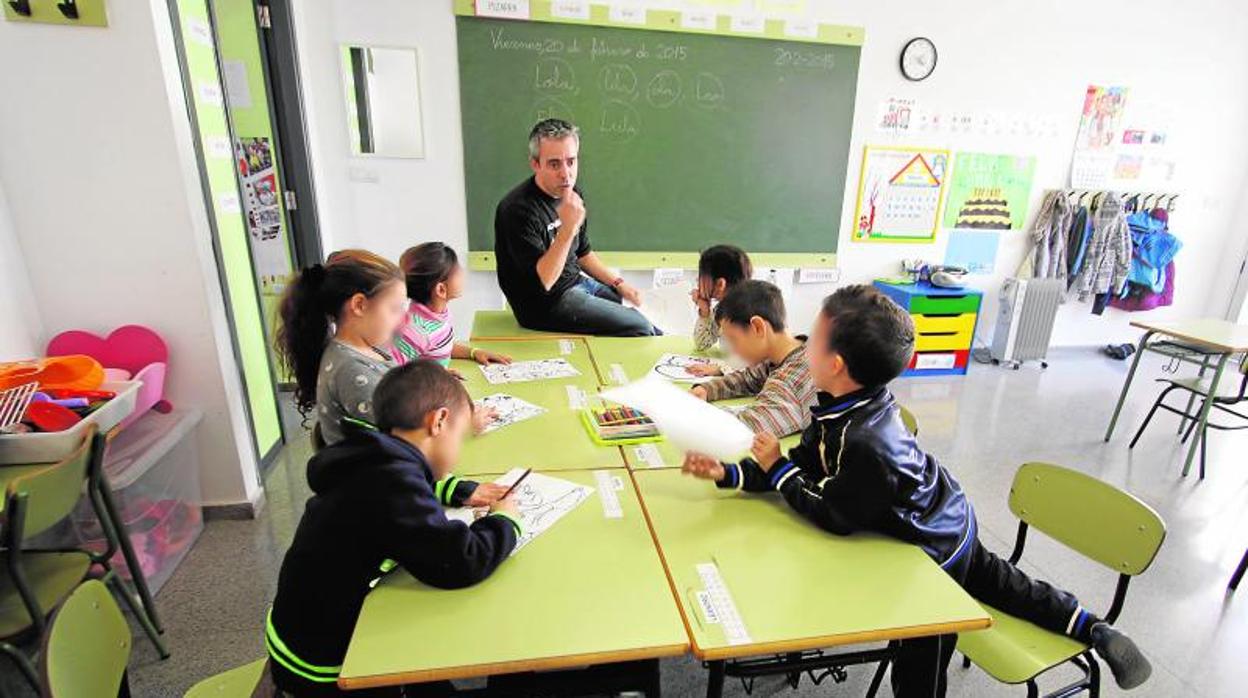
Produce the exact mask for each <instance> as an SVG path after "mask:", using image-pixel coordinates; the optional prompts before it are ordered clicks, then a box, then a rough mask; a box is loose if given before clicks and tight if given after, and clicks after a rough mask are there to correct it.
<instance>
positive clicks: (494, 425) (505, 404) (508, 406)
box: [476, 393, 546, 434]
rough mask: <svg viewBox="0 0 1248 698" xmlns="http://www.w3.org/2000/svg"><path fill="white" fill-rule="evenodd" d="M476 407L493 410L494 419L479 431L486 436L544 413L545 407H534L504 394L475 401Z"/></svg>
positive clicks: (487, 396)
mask: <svg viewBox="0 0 1248 698" xmlns="http://www.w3.org/2000/svg"><path fill="white" fill-rule="evenodd" d="M476 406H477V409H481V408H484V407H492V408H494V419H493V421H491V422H490V423H489V424H488V425H486V427H485V428H484V429H482V430H481V433H482V434H488V433H490V432H492V431H495V430H498V429H502V428H503V427H505V426H510V425H512V424H515V423H516V422H523V421H524V420H526V419H530V418H532V417H536V416H538V415H539V414H542V413H543V412H545V411H546V408H545V407H540V406H538V405H534V404H533V403H531V402H526V401H524V400H521V399H520V398H518V397H516V396H514V395H506V394H504V393H495V394H493V395H486V396H485V397H483V398H481V399H480V400H477V401H476Z"/></svg>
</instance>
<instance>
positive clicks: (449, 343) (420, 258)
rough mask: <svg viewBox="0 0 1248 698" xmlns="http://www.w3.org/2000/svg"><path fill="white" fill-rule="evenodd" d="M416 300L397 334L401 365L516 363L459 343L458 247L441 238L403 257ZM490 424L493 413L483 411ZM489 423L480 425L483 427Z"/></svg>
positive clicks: (401, 261)
mask: <svg viewBox="0 0 1248 698" xmlns="http://www.w3.org/2000/svg"><path fill="white" fill-rule="evenodd" d="M399 268H400V269H402V270H403V275H404V277H405V279H406V281H407V297H408V298H409V299H410V300H411V303H410V304H409V305H408V309H407V318H406V320H405V321H404V323H403V325H402V326H401V327H400V328H399V331H398V332H396V333H395V335H394V341H393V343H392V345H391V348H390V353H391V355H392V356H394V360H395V361H397V362H398V363H399V364H400V365H402V364H405V363H407V362H409V361H415V360H416V359H433V360H434V361H437V362H438V363H440V364H442V365H443V366H445V367H447V370H449V371H451V372H452V373H455V374H456V375H458V372H457V371H455V369H453V368H451V367H450V364H451V359H472V360H473V361H476V362H477V363H479V364H489V363H503V364H509V363H511V357H510V356H507V355H505V354H499V353H496V352H492V351H489V350H487V349H477V348H475V347H473V346H471V345H468V344H463V343H461V342H456V341H455V323H454V322H453V321H452V320H451V309H450V301H451V300H452V299H454V298H459V297H460V296H461V295H463V292H464V268H463V267H461V266H460V265H459V258H458V257H457V256H456V255H455V250H453V249H451V247H450V246H449V245H446V244H443V243H441V242H426V243H423V244H420V245H417V246H415V247H411V248H408V250H407V251H406V252H404V253H403V256H402V257H400V258H399ZM477 413H479V416H480V418H481V420H482V422H484V423H488V421H489V418H490V415H488V414H486V413H485V411H483V410H477ZM484 423H481V424H477V427H478V429H477V430H478V431H480V429H481V427H483V426H484Z"/></svg>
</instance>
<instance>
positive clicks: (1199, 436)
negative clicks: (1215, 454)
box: [1183, 354, 1231, 477]
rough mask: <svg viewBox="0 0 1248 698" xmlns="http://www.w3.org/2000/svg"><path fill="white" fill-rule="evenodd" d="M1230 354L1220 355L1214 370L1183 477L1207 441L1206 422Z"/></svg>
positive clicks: (1197, 421)
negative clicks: (1199, 447) (1199, 449)
mask: <svg viewBox="0 0 1248 698" xmlns="http://www.w3.org/2000/svg"><path fill="white" fill-rule="evenodd" d="M1229 358H1231V355H1230V354H1223V355H1222V356H1220V357H1218V367H1217V368H1215V369H1214V370H1213V380H1212V381H1210V382H1209V397H1208V398H1207V399H1206V400H1205V402H1204V404H1203V405H1201V407H1200V417H1199V418H1198V419H1197V420H1196V435H1195V436H1196V438H1194V439H1192V445H1191V446H1188V447H1187V459H1186V460H1184V461H1183V477H1187V473H1188V472H1189V471H1190V470H1191V469H1192V459H1193V458H1195V457H1196V448H1197V447H1198V446H1199V445H1200V444H1202V443H1204V441H1205V424H1207V423H1208V422H1209V410H1210V408H1212V407H1213V399H1214V397H1215V396H1216V395H1217V394H1218V381H1220V380H1222V369H1224V368H1226V360H1227V359H1229Z"/></svg>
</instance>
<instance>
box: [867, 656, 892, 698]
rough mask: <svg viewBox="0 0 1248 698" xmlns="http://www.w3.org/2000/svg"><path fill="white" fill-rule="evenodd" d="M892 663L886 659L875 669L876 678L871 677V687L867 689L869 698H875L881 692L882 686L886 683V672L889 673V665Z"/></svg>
mask: <svg viewBox="0 0 1248 698" xmlns="http://www.w3.org/2000/svg"><path fill="white" fill-rule="evenodd" d="M891 662H892V660H890V659H885V660H884V661H882V662H880V664H879V666H877V667H876V668H875V676H872V677H871V686H870V687H869V688H867V698H875V694H876V693H877V692H879V690H880V685H881V684H883V683H884V672H885V671H888V665H889V664H890V663H891Z"/></svg>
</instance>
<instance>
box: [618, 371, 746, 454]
mask: <svg viewBox="0 0 1248 698" xmlns="http://www.w3.org/2000/svg"><path fill="white" fill-rule="evenodd" d="M602 397H603V399H605V400H610V401H611V402H617V403H619V404H621V405H627V406H629V407H632V408H634V409H638V410H641V411H642V412H645V413H646V416H648V417H650V419H653V420H654V422H655V424H657V425H659V431H661V432H662V433H663V435H664V436H665V437H666V438H667V439H668V440H669V441H671V442H672V443H673V444H675V445H676V447H677V448H679V449H681V450H682V451H694V452H697V453H705V454H706V455H709V456H714V457H715V458H718V459H720V460H724V461H731V460H736V459H738V458H740V457H741V456H742V455H744V454H745V452H746V451H748V450H749V448H750V444H751V443H752V442H753V441H754V432H752V431H750V428H749V427H747V426H745V425H744V424H742V423H741V422H740V421H738V420H737V419H736V418H735V417H733V416H732V415H731V414H729V413H727V412H725V411H724V410H721V409H719V408H718V407H715V406H714V405H710V404H707V403H705V402H703V401H701V400H699V399H697V398H696V397H694V396H693V395H690V394H689V391H687V390H684V389H682V388H678V387H676V386H675V385H673V384H672V383H669V382H668V381H666V380H663V379H662V378H659V377H657V376H653V375H652V376H647V377H646V378H643V379H642V380H639V381H636V382H634V383H629V384H628V385H625V386H621V387H618V388H611V389H609V390H604V391H603V392H602Z"/></svg>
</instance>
